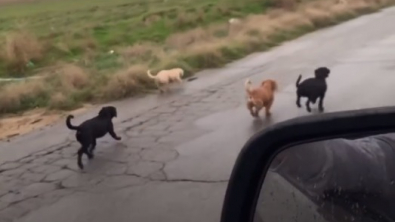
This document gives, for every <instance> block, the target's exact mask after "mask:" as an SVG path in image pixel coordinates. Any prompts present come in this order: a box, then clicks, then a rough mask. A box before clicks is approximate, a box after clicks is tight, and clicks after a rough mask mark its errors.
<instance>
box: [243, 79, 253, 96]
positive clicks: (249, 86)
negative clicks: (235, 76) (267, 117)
mask: <svg viewBox="0 0 395 222" xmlns="http://www.w3.org/2000/svg"><path fill="white" fill-rule="evenodd" d="M251 84H252V83H251V81H250V79H246V81H245V82H244V88H245V90H246V91H247V93H248V94H250V93H251Z"/></svg>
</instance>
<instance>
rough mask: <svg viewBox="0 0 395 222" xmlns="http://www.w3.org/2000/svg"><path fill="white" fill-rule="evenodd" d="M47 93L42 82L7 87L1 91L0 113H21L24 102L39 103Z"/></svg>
mask: <svg viewBox="0 0 395 222" xmlns="http://www.w3.org/2000/svg"><path fill="white" fill-rule="evenodd" d="M46 93H47V89H46V87H45V85H44V83H43V82H42V81H41V80H34V81H29V82H20V83H14V84H9V85H6V86H4V87H3V88H2V89H1V91H0V94H1V95H2V96H1V97H0V113H6V112H15V111H19V109H20V108H21V106H22V105H23V102H24V101H31V102H33V101H37V100H39V98H41V97H42V96H43V95H44V94H46ZM33 106H34V105H33Z"/></svg>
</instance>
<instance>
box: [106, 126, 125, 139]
mask: <svg viewBox="0 0 395 222" xmlns="http://www.w3.org/2000/svg"><path fill="white" fill-rule="evenodd" d="M108 132H109V133H110V135H111V136H112V138H114V139H115V140H121V139H122V138H121V137H119V136H117V134H115V132H114V125H112V124H111V125H110V126H109V129H108Z"/></svg>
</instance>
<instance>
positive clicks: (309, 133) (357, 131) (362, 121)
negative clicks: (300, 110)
mask: <svg viewBox="0 0 395 222" xmlns="http://www.w3.org/2000/svg"><path fill="white" fill-rule="evenodd" d="M389 132H395V107H383V108H372V109H362V110H357V111H345V112H335V113H328V114H320V115H313V116H306V117H299V118H295V119H291V120H287V121H284V122H281V123H278V124H275V125H273V126H270V127H268V128H266V129H264V130H263V131H261V132H259V133H257V134H256V135H254V136H253V137H252V138H251V139H250V140H249V141H248V142H247V143H246V145H245V146H244V147H243V149H242V150H241V152H240V154H239V156H238V158H237V160H236V163H235V165H234V168H233V170H232V174H231V177H230V180H229V184H228V187H227V191H226V194H225V199H224V204H223V209H222V215H221V222H247V221H252V220H253V216H254V212H255V206H256V203H257V199H258V196H259V192H260V187H261V185H262V182H263V179H264V177H265V175H266V172H267V171H268V169H269V165H270V163H271V161H272V160H273V158H274V157H275V156H276V155H277V154H278V153H279V152H281V151H282V150H284V149H286V148H288V147H291V146H295V145H298V144H303V143H309V142H314V141H319V140H328V139H333V138H338V137H343V138H357V137H363V136H367V135H375V134H384V133H389ZM262 171H264V172H262Z"/></svg>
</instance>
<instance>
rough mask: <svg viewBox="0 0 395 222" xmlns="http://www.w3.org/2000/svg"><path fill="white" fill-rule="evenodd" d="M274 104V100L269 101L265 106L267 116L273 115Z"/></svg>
mask: <svg viewBox="0 0 395 222" xmlns="http://www.w3.org/2000/svg"><path fill="white" fill-rule="evenodd" d="M272 105H273V100H272V101H270V102H269V103H267V104H266V106H265V112H266V116H267V117H269V116H271V115H272V113H271V112H270V108H271V107H272Z"/></svg>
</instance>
